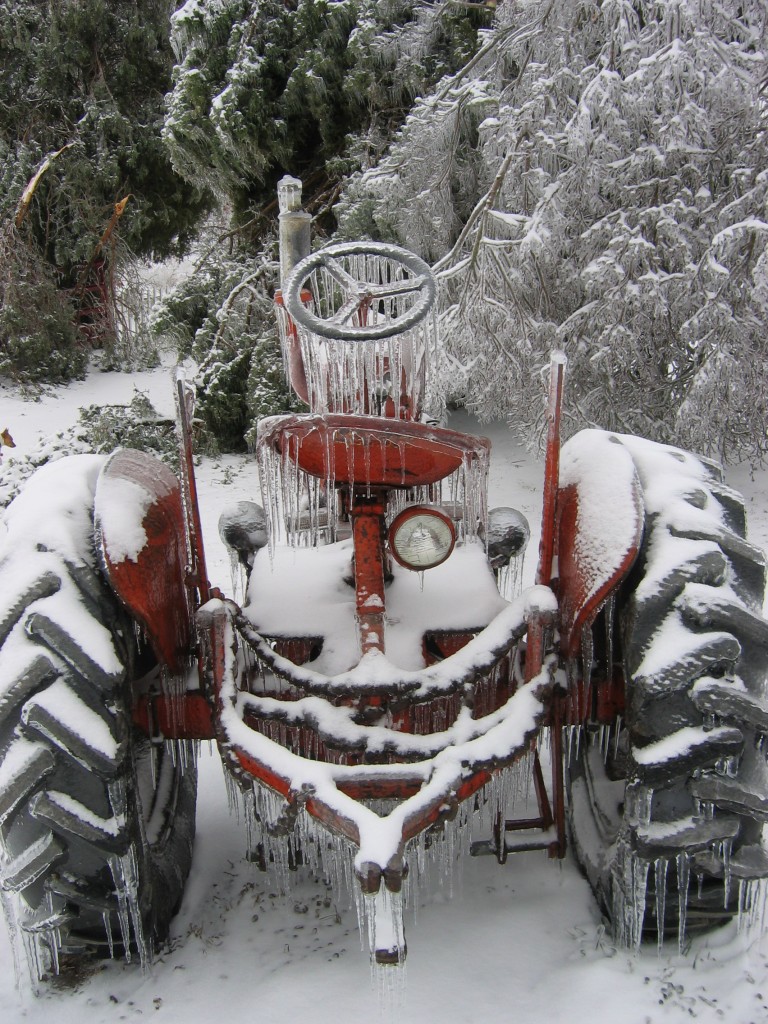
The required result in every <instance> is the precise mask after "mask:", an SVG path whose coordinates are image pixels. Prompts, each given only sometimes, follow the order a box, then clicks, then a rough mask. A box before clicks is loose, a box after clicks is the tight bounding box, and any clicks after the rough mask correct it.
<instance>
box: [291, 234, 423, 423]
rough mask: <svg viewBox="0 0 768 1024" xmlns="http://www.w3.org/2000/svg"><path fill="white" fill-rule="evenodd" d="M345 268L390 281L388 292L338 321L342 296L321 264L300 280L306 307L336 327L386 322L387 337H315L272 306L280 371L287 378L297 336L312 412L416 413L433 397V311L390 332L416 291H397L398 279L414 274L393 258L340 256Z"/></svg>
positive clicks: (383, 283) (355, 274) (386, 283)
mask: <svg viewBox="0 0 768 1024" xmlns="http://www.w3.org/2000/svg"><path fill="white" fill-rule="evenodd" d="M343 269H344V271H345V272H346V273H347V274H349V275H350V276H351V277H352V278H354V279H355V280H357V281H367V282H370V283H371V284H373V285H377V284H378V285H379V286H384V287H385V288H386V287H389V286H391V287H392V288H393V290H394V294H390V295H384V296H377V297H376V299H375V301H374V302H370V303H368V304H364V306H363V308H361V309H359V310H353V311H352V312H351V313H350V317H349V318H347V320H340V319H339V314H340V311H341V310H343V309H344V308H345V299H347V298H348V297H347V296H346V295H345V294H344V293H343V290H342V288H341V286H340V285H339V282H338V279H337V278H336V277H335V276H334V275H333V273H332V272H331V270H330V269H329V268H328V267H326V266H324V265H321V266H320V267H318V268H317V269H316V270H314V271H313V272H312V273H311V275H310V276H309V277H308V279H307V281H306V282H305V283H304V288H305V289H306V294H311V296H312V298H311V299H308V300H307V304H308V306H309V308H310V309H311V310H312V312H313V313H314V314H315V315H316V316H317V317H318V318H319V319H321V320H327V321H329V322H331V323H333V322H336V323H338V324H339V326H340V327H342V326H344V325H345V324H347V323H349V324H350V325H351V326H355V327H357V326H360V327H370V328H372V329H378V330H379V331H380V330H381V328H382V326H386V325H387V324H389V323H391V324H392V331H393V334H392V336H390V337H387V338H383V339H380V340H371V341H351V342H350V341H340V340H335V339H330V338H324V337H320V336H319V335H318V334H315V333H313V332H312V331H309V330H307V329H306V328H304V327H303V326H301V325H295V324H294V323H293V322H292V321H291V320H290V318H289V317H288V314H287V313H286V312H285V310H284V309H283V307H282V306H277V317H278V326H279V328H280V337H281V341H282V347H283V355H284V359H285V371H286V377H287V378H288V379H290V351H291V348H292V346H293V345H294V344H295V343H296V341H298V344H299V348H300V352H301V357H302V361H303V364H304V372H305V374H306V379H307V386H308V392H309V406H310V410H311V412H313V413H328V412H344V413H354V414H357V415H369V416H385V415H390V416H391V415H394V416H395V417H398V418H402V419H416V418H418V416H419V414H420V412H421V410H422V409H423V408H424V407H425V400H426V402H427V403H429V402H432V401H434V400H435V399H434V396H433V395H432V394H431V388H430V381H429V379H428V372H429V368H430V367H434V366H436V365H437V331H436V326H435V321H434V317H433V316H432V315H427V316H426V317H425V318H424V319H423V320H422V321H421V322H420V323H418V324H416V325H415V326H413V327H411V328H409V329H408V330H406V331H402V332H401V333H395V332H397V331H398V324H397V321H398V320H399V319H400V318H401V317H402V316H403V315H404V314H406V313H407V312H408V310H409V309H410V307H411V306H412V304H413V301H414V296H415V293H414V292H413V291H402V292H398V291H397V285H398V282H402V281H407V280H408V279H409V277H410V276H412V275H411V274H410V272H409V271H408V270H407V268H405V267H404V266H402V265H400V264H398V263H397V261H396V260H390V259H386V258H382V257H381V256H379V255H370V254H368V255H366V254H352V255H347V256H345V257H344V267H343ZM388 407H389V408H388ZM436 411H437V410H433V412H436Z"/></svg>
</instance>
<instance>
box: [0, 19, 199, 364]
mask: <svg viewBox="0 0 768 1024" xmlns="http://www.w3.org/2000/svg"><path fill="white" fill-rule="evenodd" d="M172 8H173V5H172V3H170V2H169V0H72V2H67V3H49V2H48V0H0V68H2V71H1V72H0V109H1V110H2V115H1V116H0V264H2V268H1V269H0V300H1V308H0V372H3V373H6V374H10V375H13V376H16V377H17V378H20V379H22V380H34V379H47V380H66V379H68V378H70V377H72V376H77V375H78V374H80V373H81V372H82V371H83V370H84V367H85V362H86V356H87V352H86V349H87V346H88V343H89V342H90V343H95V344H102V343H108V342H109V339H108V338H104V337H101V336H99V329H98V328H99V325H98V324H95V323H94V322H93V321H92V320H91V321H89V320H88V316H89V314H88V312H87V311H88V309H89V308H91V309H92V308H93V307H94V306H98V305H99V303H100V302H103V299H104V297H105V296H106V297H107V299H109V298H110V290H111V288H112V286H113V284H114V280H115V275H116V274H117V273H118V272H119V269H120V267H119V260H120V257H121V256H123V257H125V256H126V254H128V253H133V254H136V255H151V256H155V257H161V256H164V255H166V254H168V253H170V252H172V251H174V250H175V249H178V248H179V247H183V246H184V245H185V244H186V242H187V241H188V239H189V236H190V232H191V231H192V230H193V228H194V226H195V224H196V222H197V219H198V217H199V215H200V212H201V210H202V209H203V208H204V207H205V200H204V198H203V197H202V195H201V193H200V192H199V190H197V189H195V188H191V187H190V186H189V185H188V184H187V183H185V182H184V181H183V180H182V179H181V178H179V176H178V175H176V174H175V173H174V172H173V169H172V167H171V164H170V161H169V158H168V155H167V153H166V152H165V149H164V146H163V143H162V139H161V127H162V122H163V116H164V95H165V93H166V91H167V90H168V88H169V86H170V73H171V66H172V56H171V50H170V43H169V40H168V34H169V18H170V14H171V11H172ZM76 324H79V326H80V328H81V329H80V330H79V331H76V329H75V325H76ZM83 328H84V329H83Z"/></svg>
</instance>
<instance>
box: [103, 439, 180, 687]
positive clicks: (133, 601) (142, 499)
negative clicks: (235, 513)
mask: <svg viewBox="0 0 768 1024" xmlns="http://www.w3.org/2000/svg"><path fill="white" fill-rule="evenodd" d="M94 512H95V514H94V527H95V535H96V546H97V549H98V550H99V553H100V555H101V560H102V565H103V568H104V572H105V575H106V577H107V579H108V580H109V583H110V585H111V586H112V589H113V590H114V592H115V594H116V595H117V597H118V598H119V599H120V601H121V602H122V604H123V605H124V606H125V607H126V608H127V609H128V611H129V612H130V613H131V616H132V617H133V618H134V620H135V621H136V622H138V623H139V624H140V625H141V627H142V629H143V630H144V631H145V633H146V635H147V637H148V638H149V641H150V643H151V644H152V648H153V650H154V652H155V654H156V656H157V658H158V659H159V660H160V661H161V662H162V663H163V664H164V665H165V666H167V668H168V670H169V672H171V673H172V674H173V675H181V674H182V673H183V672H184V671H185V668H186V666H187V665H188V664H189V661H190V658H191V656H192V653H193V649H194V644H193V639H194V636H195V633H194V625H193V619H192V609H191V604H190V596H189V589H188V587H187V585H186V576H187V565H188V560H189V559H188V555H187V541H186V534H185V526H184V524H185V517H184V508H183V503H182V496H181V486H180V484H179V481H178V479H177V478H176V477H175V476H174V474H173V473H172V472H171V470H170V469H168V467H167V466H166V465H165V464H164V463H162V462H160V461H159V460H158V459H156V458H154V457H153V456H151V455H148V454H147V453H146V452H139V451H133V450H131V449H128V448H119V449H117V451H115V452H113V453H112V455H111V456H110V457H109V458H108V459H107V461H106V463H105V464H104V467H103V469H102V470H101V473H100V475H99V479H98V482H97V485H96V498H95V505H94Z"/></svg>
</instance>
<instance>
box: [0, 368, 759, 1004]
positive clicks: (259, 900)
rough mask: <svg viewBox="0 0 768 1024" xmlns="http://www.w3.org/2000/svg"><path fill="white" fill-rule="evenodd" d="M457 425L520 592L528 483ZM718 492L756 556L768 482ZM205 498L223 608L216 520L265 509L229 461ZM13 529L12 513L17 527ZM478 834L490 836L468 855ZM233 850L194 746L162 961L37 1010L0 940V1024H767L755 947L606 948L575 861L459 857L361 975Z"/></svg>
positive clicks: (158, 400) (35, 433)
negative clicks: (510, 542) (564, 1023)
mask: <svg viewBox="0 0 768 1024" xmlns="http://www.w3.org/2000/svg"><path fill="white" fill-rule="evenodd" d="M134 384H136V385H137V386H139V387H141V388H144V389H146V390H148V392H149V395H150V398H151V399H152V401H153V402H154V403H155V405H156V407H158V408H159V409H160V410H161V411H162V412H165V413H166V414H169V415H171V414H172V410H173V389H172V376H171V373H170V372H165V373H163V372H155V373H153V374H140V375H132V376H128V375H124V376H123V375H120V374H97V375H92V376H91V377H89V379H88V380H87V381H85V382H82V383H79V384H75V385H72V386H71V387H69V388H64V389H60V390H58V391H56V392H55V393H53V394H51V395H50V396H42V397H41V398H40V400H38V401H36V402H32V401H28V400H25V399H24V398H23V397H21V396H20V395H19V394H18V393H17V392H16V391H14V390H12V389H10V388H2V399H3V421H4V422H3V424H2V426H6V425H7V426H8V427H9V429H10V430H11V433H12V434H13V436H14V439H15V441H16V443H17V445H18V447H19V453H20V454H24V452H25V451H29V450H31V449H32V448H33V447H34V445H36V444H37V443H38V441H39V440H40V439H42V438H45V437H46V436H49V435H50V434H52V433H53V432H55V431H57V430H60V429H63V428H64V427H67V426H69V425H71V424H72V423H74V422H75V421H76V418H77V409H78V407H79V406H81V405H85V404H92V403H94V402H99V401H100V400H103V401H109V402H115V401H120V400H123V399H125V400H130V398H131V396H132V394H133V386H134ZM451 426H452V427H453V428H454V429H458V430H462V429H467V430H468V431H469V432H474V433H485V434H487V435H488V436H491V438H492V440H493V442H494V452H493V456H492V461H491V496H490V498H491V505H511V506H515V507H518V508H520V510H521V511H522V512H523V513H524V514H525V515H526V516H527V517H528V519H529V521H530V523H531V527H532V537H531V543H530V548H529V555H528V559H527V564H526V566H525V574H524V575H525V582H526V583H530V582H531V579H532V576H533V573H534V571H535V561H536V558H535V555H536V550H537V545H538V539H539V538H538V522H539V516H540V504H541V491H542V486H541V480H542V469H541V465H539V464H538V463H536V462H534V461H533V460H532V459H531V458H530V457H529V456H528V455H527V454H526V453H525V452H524V451H523V450H522V449H521V448H519V447H518V446H517V445H516V444H515V442H514V440H513V439H512V438H511V437H510V436H509V434H508V432H507V431H506V429H505V427H504V426H503V425H493V426H492V427H490V428H479V427H478V426H477V424H476V423H475V422H474V421H472V420H471V419H470V418H469V417H467V416H466V415H463V414H462V415H459V416H456V417H455V418H454V419H453V421H452V422H451ZM7 457H8V456H7V455H5V458H7ZM727 480H728V482H729V483H730V484H731V485H733V486H735V487H736V488H737V489H739V490H741V491H743V492H744V493H745V496H746V499H747V511H748V515H749V517H750V539H751V540H752V541H753V542H754V543H756V544H758V545H760V546H763V547H765V546H768V511H767V510H768V480H767V478H766V476H765V474H762V473H761V474H756V475H752V474H750V472H749V470H748V469H746V468H740V467H736V468H735V469H733V470H732V471H729V472H728V474H727ZM49 481H51V487H50V490H49V491H48V501H47V510H48V520H49V524H48V527H47V528H48V529H50V530H55V528H56V517H55V509H54V506H55V502H56V497H57V490H58V488H60V487H63V486H66V481H58V482H57V483H56V484H53V477H49ZM198 487H199V491H200V500H201V512H202V519H203V530H204V534H205V540H206V544H207V556H208V564H209V571H210V575H211V577H212V579H213V582H214V583H216V584H218V585H220V586H221V587H222V588H223V589H224V590H225V591H226V592H228V593H232V585H231V584H230V581H229V559H228V556H227V554H226V552H225V551H224V549H223V547H222V545H221V543H220V541H219V538H218V534H217V530H216V521H217V518H218V514H219V512H220V511H221V509H222V508H223V507H224V505H226V504H229V503H230V502H231V501H236V500H239V499H255V500H258V494H257V488H256V473H255V467H254V465H253V463H252V462H251V461H249V460H247V459H242V458H236V457H222V458H220V459H217V460H208V459H204V460H203V463H202V465H201V466H200V468H199V470H198ZM16 508H17V510H18V508H19V506H18V505H17V506H16ZM20 517H21V514H20V513H18V512H17V517H16V521H17V522H18V521H19V519H20ZM8 528H9V529H13V528H14V525H13V522H9V523H8ZM0 529H2V527H0ZM545 774H546V772H545ZM522 810H524V809H521V808H516V813H517V812H521V813H522ZM488 831H489V828H488V825H487V824H486V826H485V828H484V829H482V828H480V829H478V831H477V837H478V838H483V837H486V836H487V834H488ZM245 842H246V841H245V829H244V826H243V822H242V821H238V820H237V818H236V817H235V816H234V815H232V814H230V812H229V808H228V800H227V793H226V789H225V786H224V783H223V778H222V773H221V768H220V765H219V761H218V756H217V754H216V753H215V751H214V752H210V751H208V750H207V749H206V748H205V747H204V749H203V752H202V757H201V762H200V794H199V797H198V816H197V838H196V842H195V854H194V865H193V869H192V874H191V877H190V879H189V882H188V885H187V890H186V894H185V897H184V901H183V903H182V907H181V910H180V913H179V915H178V916H177V918H176V919H175V921H174V924H173V927H172V934H171V941H170V944H169V946H168V948H167V949H165V950H164V951H162V952H161V954H160V956H159V957H158V958H157V960H156V962H155V963H154V965H153V966H152V967H151V968H150V969H149V970H148V971H147V972H146V973H142V971H141V969H140V967H139V966H138V965H137V964H129V965H125V964H123V963H117V962H116V963H111V962H108V963H106V964H104V965H98V966H97V967H96V968H95V969H94V971H93V973H92V975H91V976H90V977H87V978H82V979H79V980H76V979H71V980H70V981H69V982H67V981H66V980H62V981H60V982H58V983H57V984H56V985H51V986H45V985H44V986H43V987H42V989H41V991H40V993H39V994H38V995H37V996H36V997H34V996H31V995H29V994H28V993H27V992H26V991H25V989H24V988H23V987H22V989H21V990H20V989H19V988H18V986H17V983H16V980H15V974H14V967H13V953H12V943H11V941H10V938H9V936H8V934H6V933H5V931H3V930H2V929H0V965H1V966H0V1013H1V1014H2V1020H3V1021H4V1022H5V1024H21V1022H29V1024H47V1022H48V1021H49V1020H50V1018H51V1016H52V1015H55V1018H56V1021H57V1024H107V1022H109V1024H112V1022H114V1021H116V1020H117V1021H123V1020H124V1021H134V1020H141V1019H147V1018H149V1017H153V1018H154V1019H156V1020H158V1021H160V1020H162V1021H164V1022H166V1024H177V1022H178V1024H197V1022H200V1024H203V1022H205V1024H207V1022H209V1021H210V1020H211V1019H218V1018H219V1017H220V1016H221V1013H222V1007H223V1006H224V1005H226V1006H227V1007H229V1008H230V1010H229V1016H231V1017H232V1018H233V1019H236V1018H237V1017H238V1016H239V1015H240V1014H241V1013H245V1012H249V1011H246V1010H245V1008H246V1007H248V1008H252V1012H253V1013H255V1014H257V1015H258V1018H259V1021H260V1022H261V1024H278V1022H280V1024H282V1022H284V1021H286V1020H288V1019H295V1020H307V1021H312V1024H347V1022H349V1024H351V1022H358V1021H360V1020H370V1021H376V1020H385V1021H396V1022H398V1024H417V1022H418V1024H425V1022H439V1024H477V1022H479V1021H482V1022H483V1024H508V1022H509V1021H510V1020H511V1019H514V1020H515V1021H516V1022H517V1024H545V1022H547V1021H550V1020H566V1019H567V1020H568V1021H569V1022H570V1024H615V1021H617V1020H621V1021H622V1024H668V1022H671V1024H678V1022H683V1021H685V1022H688V1021H691V1020H695V1021H701V1022H705V1024H716V1022H729V1024H765V1022H766V1021H768V939H767V938H762V939H761V938H759V937H758V936H757V935H756V934H754V933H749V932H743V933H741V934H738V933H737V930H736V927H735V925H728V926H727V927H725V928H724V929H722V930H720V931H716V932H713V933H710V934H709V935H707V936H704V937H701V938H697V939H695V940H694V941H693V943H692V945H691V949H690V951H689V953H688V955H687V956H686V957H682V956H680V955H678V954H677V952H676V951H675V949H674V948H673V947H674V944H670V946H669V948H665V949H664V951H663V952H662V954H661V955H657V952H656V950H655V947H653V948H652V947H650V946H649V947H648V948H643V949H642V950H641V952H640V953H638V954H629V953H627V952H626V951H624V950H621V949H617V948H616V947H615V946H614V945H613V943H612V941H611V939H610V936H609V935H608V934H607V933H606V931H605V929H604V927H603V924H602V922H601V918H600V913H599V910H598V908H597V907H596V905H595V902H594V900H593V898H592V894H591V891H590V889H589V887H588V885H587V883H586V881H585V880H584V879H583V878H582V876H581V874H580V872H579V870H578V868H577V866H576V864H575V861H574V860H573V858H572V856H571V855H568V857H567V858H566V859H565V861H563V862H561V863H560V862H557V861H548V860H547V858H546V855H545V854H543V853H527V854H519V855H514V856H510V858H509V860H508V862H507V864H506V865H505V866H503V867H501V866H499V865H498V864H497V863H496V861H495V860H494V859H493V858H492V857H487V858H478V859H472V858H466V857H465V858H463V859H462V861H461V864H460V865H459V866H458V869H457V871H456V872H455V884H454V885H453V891H451V889H452V887H451V884H450V882H449V880H448V877H447V876H446V877H444V878H442V879H437V880H436V881H435V882H434V884H433V885H432V887H431V888H429V889H427V888H426V887H423V888H422V889H421V891H420V892H419V894H418V898H417V899H416V901H415V902H416V904H417V906H415V907H412V908H411V909H410V912H407V913H406V919H405V923H406V933H407V939H408V947H409V952H408V961H407V965H406V968H405V970H404V971H400V972H396V973H394V974H393V973H391V972H388V971H385V972H384V974H383V975H378V974H374V975H372V974H371V972H370V969H369V966H368V956H367V953H365V952H363V951H362V950H361V943H360V936H359V933H358V928H357V919H356V914H355V911H354V909H352V908H351V907H349V906H346V905H344V904H343V903H342V902H341V901H340V900H339V899H338V898H337V894H336V893H335V892H334V891H333V890H332V889H330V888H329V887H328V886H327V885H326V884H325V883H324V882H321V881H317V880H313V879H312V878H310V877H308V875H307V874H304V873H302V872H301V871H299V872H297V873H296V875H295V878H292V879H291V882H292V884H291V888H290V890H289V891H287V892H283V891H282V886H281V882H280V879H279V878H278V877H277V875H276V874H269V873H267V874H261V873H260V872H259V871H258V869H257V868H256V866H255V865H253V864H250V863H248V862H246V860H245V858H244V852H245ZM416 910H417V911H418V920H416V921H414V912H415V911H416ZM382 978H383V979H384V980H382Z"/></svg>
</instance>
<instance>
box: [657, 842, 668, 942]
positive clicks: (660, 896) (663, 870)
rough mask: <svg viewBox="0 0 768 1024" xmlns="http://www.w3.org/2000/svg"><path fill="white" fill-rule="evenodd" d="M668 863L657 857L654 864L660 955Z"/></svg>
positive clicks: (663, 858) (664, 858)
mask: <svg viewBox="0 0 768 1024" xmlns="http://www.w3.org/2000/svg"><path fill="white" fill-rule="evenodd" d="M668 866H669V861H668V860H667V858H666V857H657V858H656V861H655V863H654V874H655V886H656V928H657V929H658V936H657V938H658V949H659V954H661V949H662V946H663V945H664V919H665V915H666V903H667V868H668Z"/></svg>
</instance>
